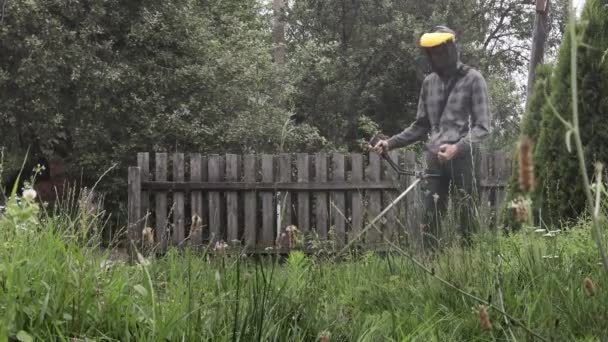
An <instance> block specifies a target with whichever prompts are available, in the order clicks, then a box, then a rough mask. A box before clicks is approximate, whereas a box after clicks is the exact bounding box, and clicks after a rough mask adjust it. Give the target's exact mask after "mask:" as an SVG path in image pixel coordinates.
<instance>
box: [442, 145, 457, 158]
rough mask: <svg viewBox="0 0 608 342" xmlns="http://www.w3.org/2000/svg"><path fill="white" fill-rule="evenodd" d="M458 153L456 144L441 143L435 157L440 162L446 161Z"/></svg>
mask: <svg viewBox="0 0 608 342" xmlns="http://www.w3.org/2000/svg"><path fill="white" fill-rule="evenodd" d="M456 154H458V146H456V145H453V144H443V145H441V146H439V153H437V158H438V159H439V161H441V162H446V161H450V160H452V159H454V157H456Z"/></svg>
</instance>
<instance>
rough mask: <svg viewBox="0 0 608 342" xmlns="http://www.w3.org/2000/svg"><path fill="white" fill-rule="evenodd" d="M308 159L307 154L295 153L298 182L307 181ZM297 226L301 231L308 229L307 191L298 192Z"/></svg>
mask: <svg viewBox="0 0 608 342" xmlns="http://www.w3.org/2000/svg"><path fill="white" fill-rule="evenodd" d="M308 161H309V157H308V154H305V153H298V154H297V168H298V183H308V180H309V179H308V177H309V170H310V165H309V164H308ZM305 185H307V184H305ZM298 227H299V229H300V230H301V231H303V232H308V231H309V230H310V194H309V193H308V192H299V193H298Z"/></svg>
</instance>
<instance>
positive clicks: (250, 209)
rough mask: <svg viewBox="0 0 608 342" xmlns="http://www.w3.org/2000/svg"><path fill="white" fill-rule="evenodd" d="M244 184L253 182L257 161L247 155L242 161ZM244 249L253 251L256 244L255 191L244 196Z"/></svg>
mask: <svg viewBox="0 0 608 342" xmlns="http://www.w3.org/2000/svg"><path fill="white" fill-rule="evenodd" d="M243 166H244V179H245V182H255V180H256V178H257V177H256V173H257V170H258V168H257V159H256V156H255V155H253V154H248V155H246V156H245V158H244V159H243ZM244 196H245V215H244V217H245V234H244V235H245V248H247V249H248V250H252V249H255V247H256V243H257V227H258V202H257V194H256V193H255V191H246V192H245V194H244Z"/></svg>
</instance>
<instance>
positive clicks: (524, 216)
mask: <svg viewBox="0 0 608 342" xmlns="http://www.w3.org/2000/svg"><path fill="white" fill-rule="evenodd" d="M510 207H511V208H513V209H515V216H516V217H517V220H518V221H519V222H526V221H528V219H529V217H530V200H528V199H524V198H523V197H521V196H520V197H518V198H516V199H514V200H513V201H511V205H510Z"/></svg>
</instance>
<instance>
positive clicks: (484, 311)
mask: <svg viewBox="0 0 608 342" xmlns="http://www.w3.org/2000/svg"><path fill="white" fill-rule="evenodd" d="M478 315H479V322H480V323H481V327H482V329H484V330H492V322H491V321H490V314H489V313H488V308H487V307H485V306H483V305H480V306H479V310H478Z"/></svg>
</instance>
